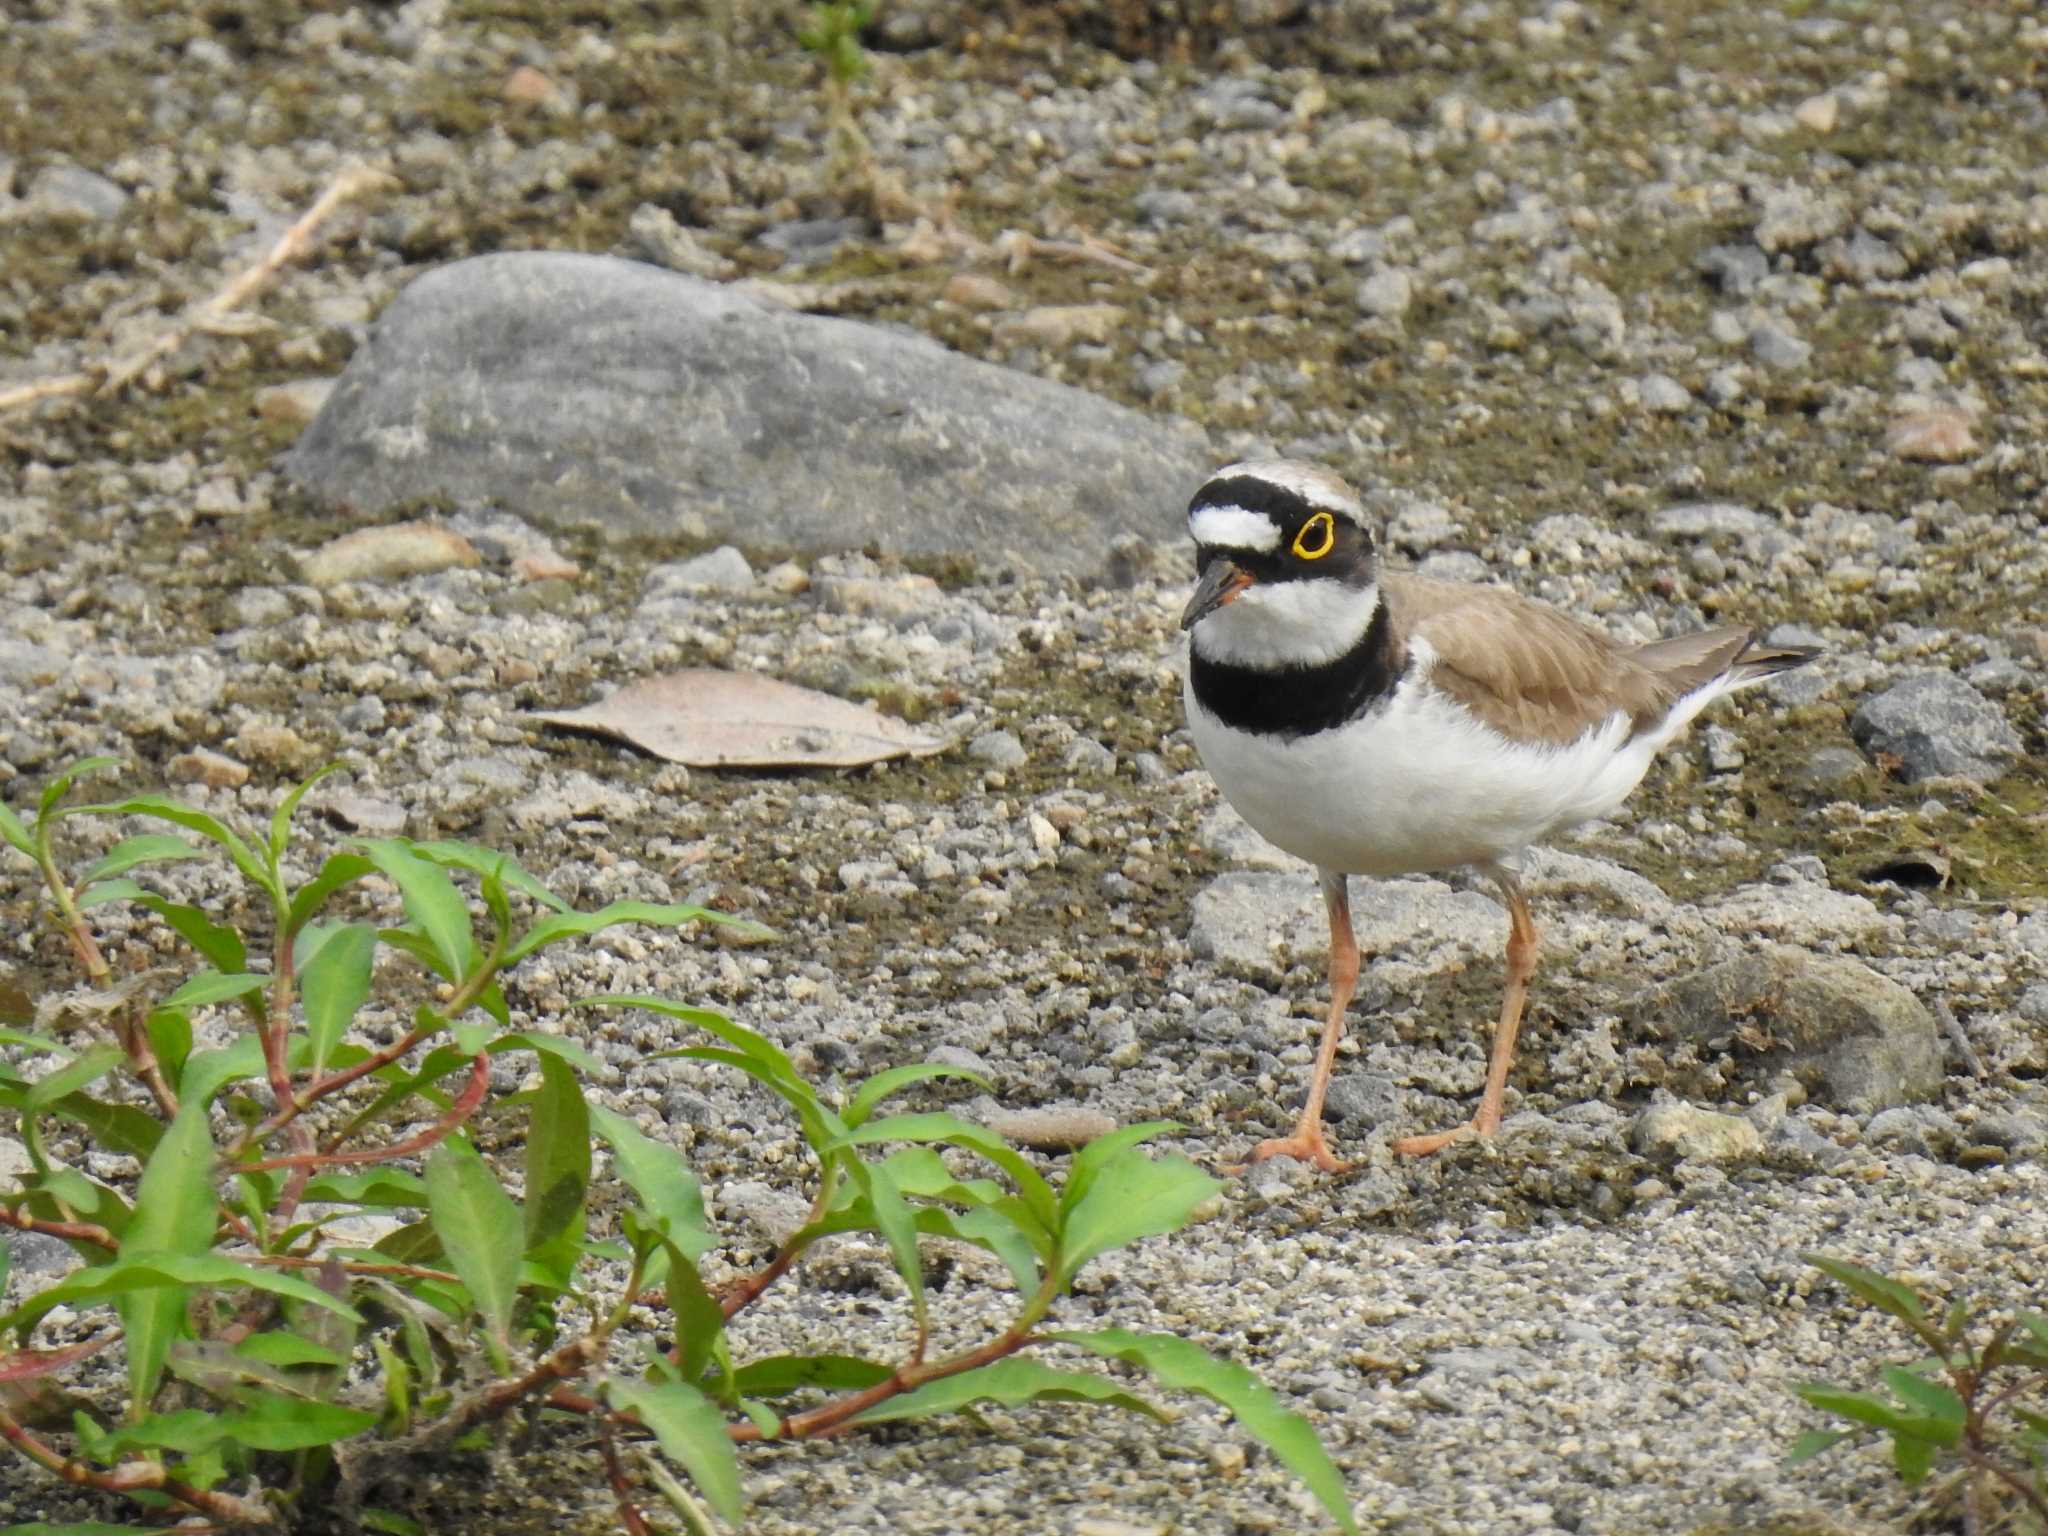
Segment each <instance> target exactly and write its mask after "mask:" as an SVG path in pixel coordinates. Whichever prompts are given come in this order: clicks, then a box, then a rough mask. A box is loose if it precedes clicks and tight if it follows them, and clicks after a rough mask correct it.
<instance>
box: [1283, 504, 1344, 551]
mask: <svg viewBox="0 0 2048 1536" xmlns="http://www.w3.org/2000/svg"><path fill="white" fill-rule="evenodd" d="M1289 547H1290V548H1292V549H1293V551H1294V552H1295V553H1296V554H1297V555H1299V556H1301V558H1302V559H1304V560H1320V559H1322V558H1323V556H1325V555H1327V554H1328V553H1329V552H1330V551H1331V550H1333V549H1335V548H1336V547H1337V520H1336V519H1335V518H1334V517H1332V516H1330V514H1329V513H1327V512H1318V513H1316V514H1315V515H1314V516H1313V517H1311V518H1310V519H1309V520H1308V521H1307V522H1305V523H1303V524H1302V525H1301V529H1300V531H1299V532H1297V533H1296V534H1295V535H1294V543H1293V544H1292V545H1291V546H1289Z"/></svg>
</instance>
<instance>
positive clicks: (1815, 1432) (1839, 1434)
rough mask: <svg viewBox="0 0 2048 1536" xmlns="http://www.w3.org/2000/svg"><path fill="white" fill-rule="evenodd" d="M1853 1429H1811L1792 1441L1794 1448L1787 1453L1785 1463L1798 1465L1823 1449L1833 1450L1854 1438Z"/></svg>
mask: <svg viewBox="0 0 2048 1536" xmlns="http://www.w3.org/2000/svg"><path fill="white" fill-rule="evenodd" d="M1855 1438H1856V1431H1855V1430H1853V1429H1809V1430H1808V1431H1807V1432H1806V1433H1805V1434H1803V1435H1801V1436H1800V1437H1799V1438H1798V1439H1797V1440H1794V1441H1793V1442H1792V1449H1791V1450H1789V1451H1787V1452H1786V1453H1785V1462H1784V1464H1785V1465H1786V1466H1788V1467H1796V1466H1798V1465H1799V1463H1800V1462H1802V1461H1811V1460H1812V1459H1813V1458H1814V1457H1816V1456H1818V1455H1819V1454H1820V1453H1821V1452H1822V1451H1827V1450H1832V1449H1834V1448H1835V1447H1836V1446H1838V1445H1840V1444H1841V1443H1842V1442H1843V1441H1844V1440H1854V1439H1855Z"/></svg>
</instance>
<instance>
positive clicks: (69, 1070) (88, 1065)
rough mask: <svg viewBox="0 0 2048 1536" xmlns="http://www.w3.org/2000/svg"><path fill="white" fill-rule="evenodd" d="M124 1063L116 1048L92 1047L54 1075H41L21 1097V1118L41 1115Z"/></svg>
mask: <svg viewBox="0 0 2048 1536" xmlns="http://www.w3.org/2000/svg"><path fill="white" fill-rule="evenodd" d="M127 1059H128V1053H127V1052H126V1051H124V1050H122V1049H121V1047H119V1046H118V1045H96V1046H94V1047H93V1048H92V1049H91V1050H89V1051H87V1052H86V1053H85V1054H84V1055H83V1056H80V1057H78V1058H77V1059H76V1060H73V1061H69V1062H66V1063H65V1064H64V1065H63V1066H61V1067H58V1068H57V1069H56V1070H55V1071H53V1072H46V1073H44V1074H43V1075H42V1076H41V1077H39V1078H37V1079H36V1080H35V1082H34V1083H32V1084H30V1086H29V1090H28V1092H27V1093H26V1094H24V1095H22V1100H21V1112H22V1114H24V1115H34V1114H40V1113H42V1111H43V1110H44V1109H46V1108H48V1107H49V1106H50V1105H51V1104H53V1103H55V1102H56V1101H57V1100H58V1099H61V1098H63V1097H64V1096H65V1095H66V1094H69V1093H74V1092H76V1091H77V1090H78V1089H80V1088H85V1087H88V1086H90V1085H91V1084H93V1083H96V1082H98V1081H99V1080H100V1079H101V1078H103V1077H105V1076H106V1075H107V1074H108V1073H109V1072H111V1071H113V1070H114V1068H116V1067H118V1066H120V1065H121V1064H122V1063H123V1062H125V1061H126V1060H127Z"/></svg>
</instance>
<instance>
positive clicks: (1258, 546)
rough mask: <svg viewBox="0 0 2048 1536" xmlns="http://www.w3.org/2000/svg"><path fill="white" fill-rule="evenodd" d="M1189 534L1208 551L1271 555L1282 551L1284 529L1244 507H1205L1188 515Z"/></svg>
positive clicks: (1260, 513)
mask: <svg viewBox="0 0 2048 1536" xmlns="http://www.w3.org/2000/svg"><path fill="white" fill-rule="evenodd" d="M1188 532H1189V533H1191V534H1193V535H1194V537H1195V542H1196V543H1197V544H1200V545H1202V546H1203V547H1204V548H1206V549H1252V550H1257V551H1258V552H1259V553H1260V554H1262V555H1270V554H1271V553H1272V552H1273V551H1274V550H1276V549H1278V548H1279V547H1280V525H1279V524H1278V523H1276V522H1274V521H1273V519H1271V518H1270V517H1268V516H1266V514H1265V513H1263V512H1247V511H1246V510H1245V509H1244V508H1243V507H1203V508H1202V509H1201V510H1200V511H1198V512H1190V513H1189V514H1188Z"/></svg>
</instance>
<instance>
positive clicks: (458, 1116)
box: [239, 1051, 491, 1173]
mask: <svg viewBox="0 0 2048 1536" xmlns="http://www.w3.org/2000/svg"><path fill="white" fill-rule="evenodd" d="M490 1087H491V1057H490V1053H489V1052H488V1051H479V1052H478V1053H477V1056H476V1064H475V1065H474V1066H473V1067H472V1068H471V1069H470V1074H469V1086H468V1087H466V1088H464V1089H463V1090H462V1096H461V1097H460V1098H458V1099H457V1100H456V1101H455V1103H454V1104H453V1105H451V1106H450V1107H449V1110H448V1113H447V1114H445V1115H443V1116H442V1117H441V1118H440V1119H439V1120H436V1121H435V1122H434V1123H433V1124H432V1125H430V1126H428V1127H427V1129H425V1130H424V1131H421V1132H420V1133H419V1135H417V1136H409V1137H407V1138H406V1139H405V1140H404V1141H395V1142H393V1143H391V1145H390V1146H388V1147H368V1148H364V1149H363V1150H361V1151H357V1152H294V1153H292V1154H290V1155H289V1156H286V1157H266V1158H264V1159H263V1160H262V1161H261V1162H256V1163H242V1164H240V1165H239V1171H241V1172H245V1173H262V1172H265V1171H267V1170H268V1169H272V1168H334V1167H342V1166H346V1165H348V1164H351V1163H388V1162H390V1161H391V1160H392V1159H393V1158H395V1157H411V1156H412V1155H413V1154H415V1153H417V1152H424V1151H426V1150H427V1149H428V1148H430V1147H432V1146H435V1145H436V1144H438V1143H439V1142H442V1141H445V1140H446V1139H447V1138H448V1137H449V1136H451V1135H453V1134H454V1133H455V1132H456V1131H457V1130H459V1129H461V1127H462V1123H463V1122H464V1121H465V1120H467V1119H468V1118H469V1117H470V1116H471V1115H473V1114H475V1113H476V1112H477V1109H478V1107H479V1106H481V1105H482V1103H483V1101H484V1095H485V1094H486V1093H488V1092H489V1091H490Z"/></svg>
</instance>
